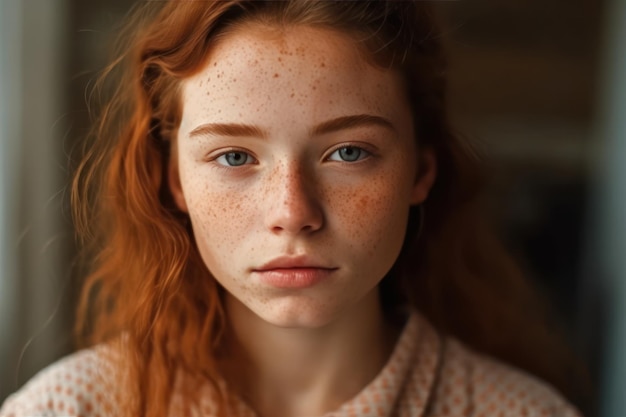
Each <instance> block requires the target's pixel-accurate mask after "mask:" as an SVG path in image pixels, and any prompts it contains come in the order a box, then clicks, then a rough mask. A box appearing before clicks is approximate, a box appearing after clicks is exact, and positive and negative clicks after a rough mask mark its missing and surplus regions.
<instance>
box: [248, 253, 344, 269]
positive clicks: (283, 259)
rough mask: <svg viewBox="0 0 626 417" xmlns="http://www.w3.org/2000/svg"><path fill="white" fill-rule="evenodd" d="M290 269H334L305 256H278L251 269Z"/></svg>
mask: <svg viewBox="0 0 626 417" xmlns="http://www.w3.org/2000/svg"><path fill="white" fill-rule="evenodd" d="M292 268H318V269H336V268H334V267H331V266H327V265H325V263H324V262H320V261H317V260H314V259H311V258H309V257H306V256H280V257H278V258H274V259H272V260H271V261H269V262H267V263H265V264H263V265H261V266H259V267H256V268H253V270H254V271H270V270H272V269H292Z"/></svg>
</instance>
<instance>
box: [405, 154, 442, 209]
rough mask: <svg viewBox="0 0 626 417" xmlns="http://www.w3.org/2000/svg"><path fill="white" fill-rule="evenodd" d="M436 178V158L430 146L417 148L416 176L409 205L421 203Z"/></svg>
mask: <svg viewBox="0 0 626 417" xmlns="http://www.w3.org/2000/svg"><path fill="white" fill-rule="evenodd" d="M435 178H437V158H436V157H435V151H434V150H433V149H432V148H430V147H425V148H420V149H418V164H417V177H416V179H415V184H413V189H412V191H411V205H419V204H422V203H423V202H424V201H425V200H426V198H427V197H428V193H430V189H431V188H432V187H433V184H434V183H435Z"/></svg>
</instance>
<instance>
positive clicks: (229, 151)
mask: <svg viewBox="0 0 626 417" xmlns="http://www.w3.org/2000/svg"><path fill="white" fill-rule="evenodd" d="M228 154H243V155H245V156H246V161H245V162H244V163H243V164H241V165H230V164H228V163H222V162H220V161H219V159H220V158H222V157H223V158H226V156H227V155H228ZM206 160H207V161H208V162H215V163H216V166H217V167H219V168H224V169H236V168H242V167H245V166H246V165H251V164H254V163H257V162H258V161H257V160H256V158H255V157H254V156H252V155H251V154H250V152H248V151H244V150H242V149H238V148H232V149H226V150H224V151H222V152H220V153H219V154H217V155H215V156H209V157H207V158H206ZM225 162H227V161H225Z"/></svg>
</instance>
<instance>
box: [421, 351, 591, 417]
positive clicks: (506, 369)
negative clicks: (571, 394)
mask: <svg viewBox="0 0 626 417" xmlns="http://www.w3.org/2000/svg"><path fill="white" fill-rule="evenodd" d="M443 352H444V353H443V354H442V362H441V371H440V376H439V382H438V384H437V387H436V389H435V392H434V403H433V406H434V407H433V411H434V413H433V415H435V416H447V415H450V416H465V415H472V416H494V417H498V416H503V417H504V416H507V417H535V416H536V417H579V416H580V414H578V412H577V411H576V410H575V409H574V408H573V407H572V406H571V405H569V404H568V403H567V402H566V401H565V400H564V399H563V398H562V397H561V395H560V394H558V393H557V391H556V390H555V389H554V388H552V387H550V386H549V385H547V384H546V383H544V382H542V381H540V380H539V379H537V378H535V377H533V376H532V375H529V374H527V373H525V372H523V371H521V370H518V369H515V368H513V367H511V366H508V365H506V364H504V363H501V362H499V361H497V360H495V359H493V358H490V357H487V356H484V355H481V354H479V353H477V352H474V351H472V350H471V349H469V348H467V347H466V346H464V345H463V344H462V343H460V342H458V341H457V340H455V339H447V340H446V345H445V349H444V350H443Z"/></svg>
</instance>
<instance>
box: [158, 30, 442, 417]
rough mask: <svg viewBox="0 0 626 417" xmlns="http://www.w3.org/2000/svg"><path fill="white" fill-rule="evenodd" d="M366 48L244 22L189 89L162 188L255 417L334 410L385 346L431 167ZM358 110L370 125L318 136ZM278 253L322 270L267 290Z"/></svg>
mask: <svg viewBox="0 0 626 417" xmlns="http://www.w3.org/2000/svg"><path fill="white" fill-rule="evenodd" d="M359 51H360V50H359V48H357V47H356V45H355V43H354V41H353V40H352V38H350V37H349V36H347V35H345V34H340V33H337V32H333V31H330V30H323V29H314V28H309V27H302V26H296V27H288V28H282V29H280V30H279V29H276V28H268V27H263V26H260V25H247V26H245V27H244V28H238V29H235V30H234V31H233V32H231V33H229V34H227V35H226V36H225V37H224V38H223V39H222V40H220V42H219V43H218V44H217V45H214V46H213V48H212V49H211V51H210V53H209V56H208V59H207V61H206V63H205V65H204V66H203V67H202V68H201V69H200V71H199V72H198V73H197V74H195V75H194V76H192V77H190V78H188V79H185V80H184V81H183V83H182V102H183V117H182V122H181V125H180V128H179V133H178V137H177V139H176V141H175V152H174V157H173V158H174V159H173V161H172V163H171V164H170V167H171V168H170V172H169V186H170V189H171V191H172V194H173V196H174V199H175V201H176V203H177V205H178V207H179V208H180V209H181V210H183V211H185V212H187V213H188V214H189V217H190V219H191V224H192V227H193V231H194V236H195V239H196V243H197V246H198V249H199V252H200V254H201V256H202V259H203V261H204V262H205V264H206V266H207V268H208V270H209V271H210V272H211V274H212V275H213V276H214V277H215V279H217V281H219V283H220V284H221V285H222V286H223V287H224V288H225V289H226V296H225V305H226V309H227V313H228V317H229V320H230V324H231V326H230V327H231V330H232V333H231V334H230V335H229V337H228V341H227V342H226V343H227V344H228V345H229V348H228V351H229V356H228V360H227V359H225V360H224V361H223V363H224V365H223V366H224V370H223V371H224V374H225V375H228V379H229V382H230V383H231V384H232V385H233V386H235V387H236V388H237V389H238V390H239V392H241V393H242V395H243V396H244V397H245V398H246V399H247V401H248V403H249V404H251V405H252V406H253V408H255V410H256V411H257V412H259V413H260V414H261V415H272V416H281V415H294V414H300V415H317V414H322V413H324V412H327V411H331V410H333V409H334V408H336V407H338V406H339V405H340V404H341V403H342V402H344V401H346V400H347V399H349V398H351V397H352V396H354V395H356V393H358V391H360V390H361V389H362V388H363V387H364V386H365V385H366V384H367V383H368V382H369V381H371V379H373V378H374V377H375V375H376V374H377V373H378V372H379V371H380V369H381V368H382V366H383V365H384V363H385V361H386V360H387V358H388V356H389V354H390V351H391V347H392V344H393V334H390V329H389V326H386V325H385V322H384V318H383V315H382V311H381V307H380V304H379V301H378V283H379V282H380V280H381V279H382V278H383V277H384V276H385V274H386V273H387V272H388V271H389V269H390V268H391V266H392V265H393V263H394V262H395V260H396V258H397V256H398V254H399V251H400V248H401V245H402V242H403V239H404V234H405V229H406V225H407V219H408V211H409V208H410V206H411V205H415V204H420V203H421V202H423V201H424V199H425V198H426V196H427V195H428V191H429V189H430V187H431V185H432V183H433V180H434V177H435V163H434V158H433V156H432V153H430V152H428V151H424V152H420V155H419V157H418V154H417V150H416V145H415V138H414V128H413V122H412V119H411V115H410V109H409V105H408V101H407V97H406V94H405V92H404V88H403V82H402V79H401V77H400V76H399V74H397V73H396V72H394V71H392V70H388V69H381V68H377V67H374V66H372V65H371V64H370V63H368V62H367V61H366V60H365V59H364V58H363V56H362V55H361V53H360V52H359ZM355 115H368V117H369V119H368V120H369V121H368V122H363V119H364V118H360V119H359V120H360V121H359V122H357V123H353V124H352V125H351V126H348V125H345V123H344V124H341V123H339V124H337V123H335V125H334V126H331V127H332V128H329V127H328V125H326V127H327V129H319V128H320V126H322V127H324V124H325V123H326V122H329V121H333V120H335V121H336V120H337V119H338V118H342V117H346V116H355ZM372 116H373V117H372ZM373 119H375V121H374V122H372V120H373ZM381 120H383V121H384V122H380V121H381ZM216 124H220V125H219V126H216ZM233 124H244V125H245V126H247V128H246V129H242V128H241V127H240V126H239V127H237V126H234V127H233ZM224 125H227V126H224ZM250 127H252V128H250ZM233 152H234V153H233ZM346 156H347V158H346ZM350 158H354V159H355V160H354V161H351V160H345V159H350ZM418 160H419V161H421V163H420V164H419V167H418V163H417V161H418ZM233 162H236V163H240V162H243V164H242V165H240V166H230V165H232V163H233ZM418 168H419V169H418ZM280 256H283V257H287V258H289V259H293V258H294V257H300V258H299V259H305V263H306V264H307V265H308V266H315V267H318V269H315V271H319V267H324V268H326V269H325V270H324V271H326V272H324V274H321V276H322V279H316V280H314V282H313V283H312V284H311V283H306V282H305V284H306V285H299V284H298V283H300V281H298V279H299V278H298V276H296V278H294V280H295V282H296V285H295V286H293V287H292V286H291V284H289V286H288V288H283V287H277V286H275V285H271V284H268V283H267V282H266V281H264V280H263V278H262V277H261V276H260V275H262V274H259V273H257V271H258V270H259V269H260V268H262V266H263V265H265V264H267V263H268V262H269V261H272V260H274V259H276V258H277V257H280ZM302 257H304V258H302ZM316 276H317V275H316ZM294 280H292V281H289V283H292V282H293V281H294ZM303 282H304V281H303ZM385 341H387V342H385ZM277 358H280V361H277V360H276V359H277Z"/></svg>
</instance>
